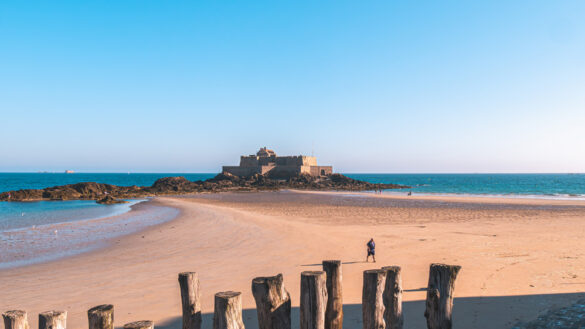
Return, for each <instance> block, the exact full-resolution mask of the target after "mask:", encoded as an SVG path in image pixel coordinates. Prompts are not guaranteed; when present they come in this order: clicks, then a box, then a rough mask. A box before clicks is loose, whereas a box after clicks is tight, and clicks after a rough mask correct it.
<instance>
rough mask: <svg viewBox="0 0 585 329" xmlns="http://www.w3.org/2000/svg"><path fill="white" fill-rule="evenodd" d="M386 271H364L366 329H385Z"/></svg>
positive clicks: (364, 325)
mask: <svg viewBox="0 0 585 329" xmlns="http://www.w3.org/2000/svg"><path fill="white" fill-rule="evenodd" d="M385 281H386V271H384V270H366V271H364V286H363V290H362V321H363V328H364V329H384V328H385V327H386V324H385V322H384V300H383V298H382V295H383V293H384V284H385Z"/></svg>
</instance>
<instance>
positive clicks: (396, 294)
mask: <svg viewBox="0 0 585 329" xmlns="http://www.w3.org/2000/svg"><path fill="white" fill-rule="evenodd" d="M382 269H383V270H384V271H386V284H385V286H384V293H383V294H382V299H383V300H384V322H386V328H387V329H402V326H403V324H404V319H403V318H402V275H401V274H400V272H401V271H400V266H386V267H382Z"/></svg>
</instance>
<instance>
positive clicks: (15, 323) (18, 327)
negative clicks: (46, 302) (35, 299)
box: [2, 310, 28, 329]
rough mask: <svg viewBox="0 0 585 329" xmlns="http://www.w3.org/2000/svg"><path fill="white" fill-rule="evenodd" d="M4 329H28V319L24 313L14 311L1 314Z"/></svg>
mask: <svg viewBox="0 0 585 329" xmlns="http://www.w3.org/2000/svg"><path fill="white" fill-rule="evenodd" d="M2 317H3V318H4V329H28V319H27V316H26V312H25V311H21V310H14V311H7V312H5V313H3V314H2Z"/></svg>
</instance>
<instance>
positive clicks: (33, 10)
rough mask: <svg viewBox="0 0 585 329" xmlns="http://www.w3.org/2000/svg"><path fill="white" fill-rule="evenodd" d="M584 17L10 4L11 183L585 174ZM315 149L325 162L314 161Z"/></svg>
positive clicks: (549, 11)
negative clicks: (263, 168)
mask: <svg viewBox="0 0 585 329" xmlns="http://www.w3.org/2000/svg"><path fill="white" fill-rule="evenodd" d="M584 17H585V1H582V0H574V1H534V0H531V1H510V0H505V1H416V2H415V1H355V2H347V1H265V2H264V1H237V2H236V1H147V0H140V1H133V0H116V1H113V0H111V1H11V0H5V1H1V2H0V114H1V115H0V138H1V141H0V171H37V170H56V171H61V170H65V169H74V170H78V171H91V172H100V171H118V172H119V171H122V172H125V171H133V172H217V171H219V170H220V166H221V165H222V164H237V162H238V159H239V155H240V154H250V153H253V152H255V151H256V150H257V149H258V148H259V147H260V146H268V147H272V148H274V149H275V150H276V151H277V153H279V154H283V155H284V154H300V153H302V154H311V152H312V150H313V149H314V153H315V155H316V156H318V160H319V161H320V162H321V163H322V164H332V165H333V166H334V168H335V169H336V170H337V171H340V172H585V19H584ZM313 145H314V147H313Z"/></svg>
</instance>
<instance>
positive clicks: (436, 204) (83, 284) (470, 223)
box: [0, 191, 585, 328]
mask: <svg viewBox="0 0 585 329" xmlns="http://www.w3.org/2000/svg"><path fill="white" fill-rule="evenodd" d="M153 203H154V204H160V205H164V206H171V207H176V208H178V209H180V211H181V214H180V215H179V216H178V217H177V218H176V219H175V220H173V221H171V222H167V223H164V224H161V225H157V226H154V227H151V228H149V229H147V230H145V231H142V232H140V233H137V234H132V235H128V236H124V237H119V238H115V239H113V240H111V241H109V245H108V246H107V247H105V248H103V249H100V250H96V251H92V252H89V253H85V254H82V255H78V256H73V257H69V258H66V259H61V260H57V261H52V262H47V263H42V264H36V265H30V266H25V267H18V268H12V269H5V270H1V271H0V287H1V289H2V298H1V299H0V310H2V311H5V310H9V309H24V310H27V311H28V313H29V320H30V322H31V327H36V326H37V313H39V312H42V311H46V310H50V309H64V310H67V311H68V313H69V315H68V327H69V328H86V327H87V316H86V311H87V309H89V308H90V307H92V306H95V305H98V304H103V303H111V304H114V306H115V321H116V325H117V326H120V327H121V326H122V325H123V324H124V323H127V322H131V321H135V320H141V319H149V320H154V321H155V327H157V328H180V323H181V322H180V321H181V320H180V315H181V314H180V312H181V306H180V295H179V287H178V283H177V274H178V273H179V272H182V271H197V272H198V273H199V275H200V280H201V287H202V293H203V295H202V297H203V303H202V307H203V312H204V320H203V321H204V323H203V326H204V328H211V317H212V313H213V295H214V293H216V292H219V291H225V290H236V291H241V292H242V293H243V307H244V309H245V310H244V321H245V323H246V327H247V328H256V327H257V324H256V312H255V310H254V307H255V304H254V300H253V297H252V294H251V290H250V286H251V280H252V278H254V277H256V276H266V275H274V274H277V273H283V274H284V279H285V285H286V287H287V289H288V291H289V292H290V294H291V297H292V305H293V314H292V318H293V327H298V316H299V314H298V301H299V281H300V273H301V272H302V271H305V270H316V269H320V268H321V266H320V263H321V261H322V260H324V259H340V260H342V261H343V264H344V265H343V289H344V304H345V306H344V309H345V321H344V327H345V328H361V306H360V302H361V289H362V272H363V271H364V270H366V269H372V268H380V267H382V266H387V265H399V266H401V267H402V273H403V285H404V290H405V292H404V302H405V305H404V311H405V328H424V327H425V319H424V317H423V312H424V302H423V301H424V298H425V291H424V288H425V287H426V284H427V275H428V267H429V264H431V263H434V262H441V263H448V264H457V265H461V266H462V270H461V272H460V274H459V277H458V279H457V282H456V287H455V296H456V299H455V307H454V328H509V327H511V326H512V325H513V324H514V323H516V322H518V321H528V320H531V319H533V318H535V317H536V316H537V315H538V314H539V313H541V312H543V311H545V310H547V309H550V308H554V307H557V306H563V305H568V304H571V303H573V302H574V301H576V300H578V299H580V298H584V297H585V294H583V293H581V292H583V291H585V266H584V265H585V243H583V242H582V237H583V235H584V233H585V202H583V201H555V200H532V199H501V198H499V199H497V198H468V197H465V198H464V197H438V196H432V197H431V196H428V197H427V196H424V197H423V196H413V197H404V196H393V195H374V194H371V193H334V192H297V191H281V192H260V193H222V194H201V195H197V196H189V197H164V198H157V199H156V200H155V201H153ZM370 237H373V238H374V239H375V240H376V243H377V248H376V251H377V263H375V264H373V263H365V262H364V260H365V243H366V242H367V241H368V239H369V238H370Z"/></svg>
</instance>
